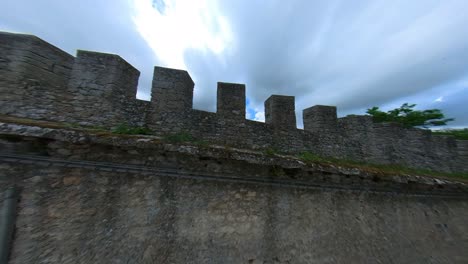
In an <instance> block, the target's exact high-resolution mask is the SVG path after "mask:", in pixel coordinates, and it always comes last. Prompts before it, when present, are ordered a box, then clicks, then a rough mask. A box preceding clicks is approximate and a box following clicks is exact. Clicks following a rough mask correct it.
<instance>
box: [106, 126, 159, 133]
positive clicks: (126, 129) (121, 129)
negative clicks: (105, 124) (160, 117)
mask: <svg viewBox="0 0 468 264" xmlns="http://www.w3.org/2000/svg"><path fill="white" fill-rule="evenodd" d="M111 132H112V133H114V134H120V135H151V130H149V129H148V128H146V127H132V126H129V125H127V124H120V125H118V126H117V127H115V128H114V129H112V130H111Z"/></svg>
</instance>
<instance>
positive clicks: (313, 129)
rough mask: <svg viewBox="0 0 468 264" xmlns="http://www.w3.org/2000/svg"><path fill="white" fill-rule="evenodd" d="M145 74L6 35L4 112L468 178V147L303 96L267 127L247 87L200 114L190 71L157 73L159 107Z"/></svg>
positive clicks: (286, 100) (269, 110)
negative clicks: (251, 106) (302, 102)
mask: <svg viewBox="0 0 468 264" xmlns="http://www.w3.org/2000/svg"><path fill="white" fill-rule="evenodd" d="M139 75H140V72H139V71H138V70H137V69H135V68H134V67H133V66H132V65H131V64H129V63H128V62H126V61H125V60H124V59H122V58H121V57H119V56H117V55H113V54H105V53H98V52H91V51H78V52H77V55H76V57H73V56H71V55H69V54H67V53H66V52H64V51H61V50H60V49H58V48H56V47H55V46H53V45H51V44H48V43H47V42H45V41H43V40H41V39H39V38H37V37H35V36H30V35H22V34H12V33H1V32H0V77H1V78H0V94H1V97H0V98H1V99H0V113H1V114H6V115H12V116H19V117H27V118H32V119H45V120H51V121H60V122H69V123H79V124H84V125H97V126H103V127H115V126H117V125H119V124H129V125H138V126H146V127H149V128H150V129H152V130H153V131H154V133H156V134H165V133H178V132H188V133H190V134H192V135H193V136H195V137H197V138H199V139H201V140H207V141H212V142H218V143H221V144H226V145H233V146H238V147H246V148H253V149H265V148H272V149H275V150H277V151H280V152H286V153H296V154H297V153H300V152H304V151H307V152H312V153H316V154H319V155H325V156H331V157H337V158H346V159H354V160H359V161H366V162H373V163H385V164H404V165H407V166H410V167H418V168H429V169H435V170H444V171H468V162H467V156H466V144H465V143H460V142H457V141H455V140H454V139H453V138H444V137H436V136H433V135H431V134H430V133H429V132H427V131H424V130H421V129H406V128H403V127H401V126H397V125H394V124H381V123H380V124H378V123H374V122H373V121H372V118H371V117H370V116H347V117H343V118H337V114H336V107H334V106H323V105H316V106H312V107H310V108H307V109H305V110H303V122H304V129H303V130H302V129H297V128H296V115H295V102H294V101H295V99H294V97H293V96H283V95H282V96H280V95H272V96H271V97H269V98H268V99H267V100H266V101H265V113H266V122H265V123H261V122H256V121H252V120H247V119H246V118H245V113H246V96H245V85H243V84H232V83H221V82H220V83H218V91H217V112H216V113H211V112H205V111H200V110H196V109H193V88H194V82H193V80H192V78H191V77H190V75H189V73H188V72H186V71H183V70H176V69H169V68H163V67H155V68H154V77H153V83H152V89H151V95H152V98H151V101H150V102H146V101H142V100H138V99H136V90H137V85H138V78H139Z"/></svg>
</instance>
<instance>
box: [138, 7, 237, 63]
mask: <svg viewBox="0 0 468 264" xmlns="http://www.w3.org/2000/svg"><path fill="white" fill-rule="evenodd" d="M133 3H134V8H135V11H136V12H135V15H134V16H133V21H134V23H135V25H136V28H137V30H138V32H139V33H140V34H141V35H142V37H143V38H144V39H145V40H146V41H147V43H148V44H149V46H150V47H151V48H152V49H153V52H154V53H155V54H156V55H157V57H158V58H160V59H161V60H162V62H163V64H164V66H169V67H173V68H180V69H187V66H186V65H185V62H184V53H185V51H186V50H187V49H198V50H200V51H201V52H204V51H206V50H209V51H211V52H214V53H215V54H219V53H222V52H223V51H225V49H226V47H227V45H228V44H229V42H230V41H231V38H232V36H231V32H230V29H229V25H228V23H227V21H226V18H224V17H223V16H221V15H216V13H217V6H216V2H215V1H210V0H204V1H176V0H165V1H159V3H157V4H160V5H164V12H161V11H160V10H158V9H157V8H153V1H151V0H134V1H133Z"/></svg>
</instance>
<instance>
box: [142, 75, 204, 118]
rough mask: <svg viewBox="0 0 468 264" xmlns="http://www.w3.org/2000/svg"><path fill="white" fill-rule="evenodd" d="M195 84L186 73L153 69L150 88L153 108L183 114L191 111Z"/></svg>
mask: <svg viewBox="0 0 468 264" xmlns="http://www.w3.org/2000/svg"><path fill="white" fill-rule="evenodd" d="M194 86H195V83H194V82H193V80H192V78H191V77H190V75H189V73H188V72H187V71H183V70H176V69H170V68H163V67H154V75H153V83H152V88H151V102H152V103H153V107H154V108H155V109H156V110H158V111H163V112H184V111H189V110H191V109H192V106H193V87H194Z"/></svg>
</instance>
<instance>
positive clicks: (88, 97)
mask: <svg viewBox="0 0 468 264" xmlns="http://www.w3.org/2000/svg"><path fill="white" fill-rule="evenodd" d="M139 75H140V72H139V71H138V70H136V69H135V68H133V66H131V65H130V64H128V63H127V62H126V61H125V60H123V59H122V58H120V57H119V56H117V55H113V54H105V53H97V52H89V51H78V53H77V56H76V59H75V64H74V65H73V70H72V72H71V77H70V81H69V83H68V91H69V92H70V93H71V94H72V100H73V101H74V102H75V103H74V108H73V111H72V114H73V116H72V117H71V118H70V119H72V120H73V119H75V120H76V121H77V122H78V123H80V124H84V125H87V124H89V125H93V124H101V125H103V126H116V125H119V124H130V123H133V120H132V118H129V116H128V114H127V111H128V110H127V109H129V108H130V106H132V103H133V101H136V99H135V96H136V92H137V91H136V89H137V85H138V77H139ZM130 109H131V108H130ZM64 115H66V113H64Z"/></svg>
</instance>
